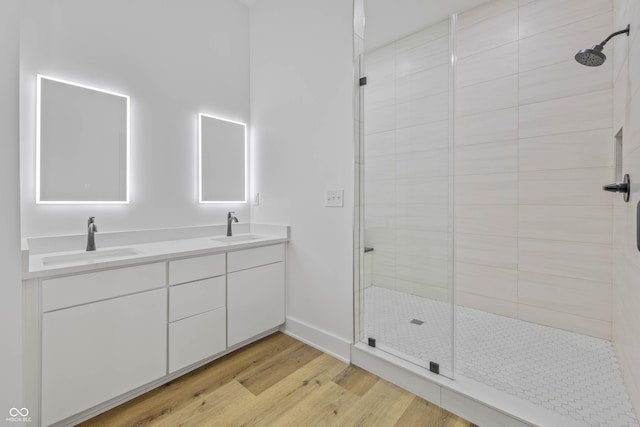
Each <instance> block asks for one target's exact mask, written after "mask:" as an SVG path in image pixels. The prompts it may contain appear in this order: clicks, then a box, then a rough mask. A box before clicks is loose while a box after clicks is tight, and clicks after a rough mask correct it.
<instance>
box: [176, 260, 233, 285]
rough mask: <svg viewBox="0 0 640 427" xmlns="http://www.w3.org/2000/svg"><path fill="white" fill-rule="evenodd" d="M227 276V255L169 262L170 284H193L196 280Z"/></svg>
mask: <svg viewBox="0 0 640 427" xmlns="http://www.w3.org/2000/svg"><path fill="white" fill-rule="evenodd" d="M223 274H225V254H216V255H206V256H199V257H194V258H187V259H179V260H177V261H169V284H170V285H177V284H178V283H185V282H193V281H194V280H200V279H206V278H209V277H215V276H221V275H223Z"/></svg>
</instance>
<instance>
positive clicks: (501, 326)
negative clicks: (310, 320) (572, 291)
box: [364, 286, 639, 427]
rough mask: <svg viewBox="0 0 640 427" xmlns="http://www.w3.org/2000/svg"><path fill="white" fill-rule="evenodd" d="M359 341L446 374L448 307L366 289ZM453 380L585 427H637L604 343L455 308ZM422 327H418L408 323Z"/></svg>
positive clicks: (610, 351) (449, 362) (448, 362)
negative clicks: (471, 382) (368, 341)
mask: <svg viewBox="0 0 640 427" xmlns="http://www.w3.org/2000/svg"><path fill="white" fill-rule="evenodd" d="M364 298H365V301H364V306H365V316H364V317H365V328H364V330H365V338H366V337H374V338H375V339H376V343H377V345H378V347H380V348H381V349H387V348H389V349H393V353H394V354H396V355H398V356H400V357H403V358H405V359H407V360H409V361H412V362H414V363H415V362H417V363H418V364H420V365H421V366H424V367H428V366H429V361H436V362H438V363H439V364H440V369H441V371H442V372H445V373H447V372H451V369H452V349H451V347H452V338H451V330H452V327H451V325H452V313H451V311H452V308H451V306H450V305H449V304H446V303H443V302H440V301H434V300H430V299H427V298H422V297H418V296H414V295H409V294H406V293H402V292H397V291H393V290H390V289H385V288H379V287H376V286H371V287H369V288H367V289H366V290H365V297H364ZM456 310H457V311H456V332H455V336H456V349H455V350H456V364H455V369H456V372H455V375H456V376H464V377H466V378H469V379H472V380H475V381H477V382H480V383H483V384H485V385H488V386H490V387H493V388H495V389H497V390H500V391H502V392H505V393H508V394H510V395H513V396H516V397H518V398H520V399H523V400H525V401H527V402H530V403H533V404H536V405H540V406H542V407H544V408H546V409H548V410H551V411H554V412H556V413H558V414H561V415H564V416H568V417H571V418H572V419H574V420H576V421H578V422H580V423H583V424H584V425H585V426H597V427H601V426H607V427H638V426H639V424H638V422H637V420H636V417H635V415H634V412H633V409H632V406H631V403H630V401H629V397H628V395H627V392H626V389H625V387H624V385H623V382H622V377H621V373H620V370H619V368H618V363H617V360H616V357H615V354H614V352H613V349H612V347H611V343H610V342H609V341H606V340H602V339H597V338H592V337H589V336H585V335H581V334H577V333H573V332H567V331H563V330H560V329H555V328H550V327H547V326H542V325H537V324H534V323H529V322H524V321H521V320H516V319H511V318H508V317H503V316H498V315H495V314H492V313H486V312H483V311H479V310H473V309H470V308H466V307H456ZM413 319H417V320H420V321H423V322H424V323H423V324H421V325H417V324H415V323H411V320H413Z"/></svg>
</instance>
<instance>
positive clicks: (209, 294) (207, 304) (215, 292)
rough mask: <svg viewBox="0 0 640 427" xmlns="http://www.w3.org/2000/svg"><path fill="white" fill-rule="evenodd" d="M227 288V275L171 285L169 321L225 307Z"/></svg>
mask: <svg viewBox="0 0 640 427" xmlns="http://www.w3.org/2000/svg"><path fill="white" fill-rule="evenodd" d="M225 288H226V280H225V276H220V277H214V278H212V279H205V280H198V281H196V282H190V283H186V284H184V285H177V286H172V287H170V288H169V321H170V322H173V321H175V320H179V319H184V318H185V317H189V316H193V315H195V314H200V313H203V312H205V311H209V310H213V309H216V308H220V307H224V305H225V300H226V297H225V294H226V289H225Z"/></svg>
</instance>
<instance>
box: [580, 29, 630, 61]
mask: <svg viewBox="0 0 640 427" xmlns="http://www.w3.org/2000/svg"><path fill="white" fill-rule="evenodd" d="M629 29H630V26H629V25H627V28H625V29H624V30H620V31H616V32H615V33H613V34H611V35H610V36H609V37H607V38H606V39H605V40H604V41H602V42H601V43H599V44H597V45H595V46H593V47H592V48H591V49H582V50H581V51H579V52H578V53H576V56H575V58H576V61H578V63H580V64H582V65H586V66H587V67H597V66H599V65H602V64H604V61H606V60H607V56H606V55H605V54H604V52H602V51H603V49H604V45H605V44H607V42H608V41H609V40H611V39H612V38H613V37H615V36H617V35H620V34H626V35H627V36H629Z"/></svg>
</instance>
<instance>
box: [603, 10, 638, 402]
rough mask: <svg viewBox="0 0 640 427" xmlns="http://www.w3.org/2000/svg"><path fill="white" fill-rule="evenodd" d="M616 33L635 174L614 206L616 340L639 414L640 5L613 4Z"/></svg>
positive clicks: (622, 109)
mask: <svg viewBox="0 0 640 427" xmlns="http://www.w3.org/2000/svg"><path fill="white" fill-rule="evenodd" d="M613 4H614V8H613V22H614V29H615V30H620V29H624V28H625V27H626V26H627V24H630V25H631V32H630V34H629V37H625V36H618V37H616V38H614V39H613V40H612V41H611V42H610V43H611V44H610V45H607V46H606V47H605V50H606V51H607V56H608V57H609V58H610V59H609V60H608V61H607V62H609V61H612V63H613V75H614V95H613V101H614V103H613V105H614V109H613V131H614V132H617V131H618V129H620V128H622V129H623V150H622V151H623V155H622V173H628V174H629V175H630V176H631V190H632V191H631V198H630V200H629V203H625V202H624V201H623V199H622V197H621V196H620V195H616V196H615V197H614V202H613V341H614V348H615V350H616V354H617V356H618V360H619V362H620V367H621V368H622V373H623V377H624V382H625V384H626V386H627V390H628V391H629V395H630V397H631V401H632V403H633V405H634V408H635V410H636V414H640V363H638V361H639V360H640V311H639V310H638V307H640V252H639V251H638V249H637V246H636V245H637V242H636V232H637V230H636V215H637V214H638V209H640V206H638V203H640V185H639V184H638V183H639V182H640V2H638V1H636V0H614V2H613Z"/></svg>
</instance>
